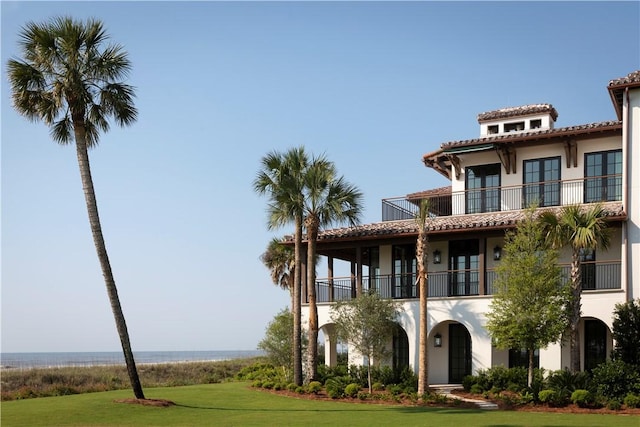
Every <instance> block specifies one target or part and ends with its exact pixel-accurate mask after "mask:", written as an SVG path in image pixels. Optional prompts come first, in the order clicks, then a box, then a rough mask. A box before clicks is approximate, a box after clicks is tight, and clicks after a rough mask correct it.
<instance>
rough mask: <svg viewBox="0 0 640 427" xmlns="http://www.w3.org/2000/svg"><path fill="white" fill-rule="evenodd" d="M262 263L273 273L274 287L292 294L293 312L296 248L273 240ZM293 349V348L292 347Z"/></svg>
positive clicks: (264, 254) (263, 256)
mask: <svg viewBox="0 0 640 427" xmlns="http://www.w3.org/2000/svg"><path fill="white" fill-rule="evenodd" d="M260 260H261V261H262V263H263V264H264V265H265V267H267V268H268V269H269V271H270V272H271V280H272V281H273V284H274V285H277V286H280V287H281V288H282V289H286V290H288V291H289V294H291V310H293V309H294V304H295V301H294V299H293V276H294V272H295V268H296V263H295V254H294V248H292V247H291V246H287V245H284V244H282V242H281V241H280V240H279V239H277V238H273V239H271V241H270V242H269V245H268V246H267V250H266V251H265V252H264V253H263V254H262V255H261V256H260ZM291 348H292V349H293V346H292V347H291Z"/></svg>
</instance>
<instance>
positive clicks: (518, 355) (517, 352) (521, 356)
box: [509, 349, 540, 368]
mask: <svg viewBox="0 0 640 427" xmlns="http://www.w3.org/2000/svg"><path fill="white" fill-rule="evenodd" d="M527 366H529V352H528V351H527V350H525V349H510V350H509V368H516V367H523V368H526V367H527ZM533 367H534V368H539V367H540V351H539V350H534V352H533Z"/></svg>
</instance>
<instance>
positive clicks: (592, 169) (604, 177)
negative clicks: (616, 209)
mask: <svg viewBox="0 0 640 427" xmlns="http://www.w3.org/2000/svg"><path fill="white" fill-rule="evenodd" d="M584 168H585V170H584V176H585V182H584V202H585V203H594V202H611V201H618V200H622V150H615V151H603V152H600V153H587V154H585V159H584Z"/></svg>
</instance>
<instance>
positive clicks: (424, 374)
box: [416, 226, 429, 396]
mask: <svg viewBox="0 0 640 427" xmlns="http://www.w3.org/2000/svg"><path fill="white" fill-rule="evenodd" d="M425 251H426V233H425V232H424V226H423V227H422V229H421V230H420V233H419V235H418V242H417V245H416V258H417V261H418V285H419V292H420V340H419V353H418V396H423V395H424V394H425V393H426V392H427V390H428V388H429V363H428V354H427V344H428V343H427V337H428V334H427V297H428V292H429V291H428V287H427V272H426V256H425Z"/></svg>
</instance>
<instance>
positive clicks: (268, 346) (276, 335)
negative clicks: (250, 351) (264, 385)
mask: <svg viewBox="0 0 640 427" xmlns="http://www.w3.org/2000/svg"><path fill="white" fill-rule="evenodd" d="M302 348H303V349H304V348H306V339H305V337H304V336H303V338H302ZM258 349H259V350H263V351H264V352H265V353H267V358H268V359H269V361H270V362H271V363H273V364H274V365H275V366H279V367H281V368H282V369H283V371H284V372H285V375H286V377H287V378H288V379H291V378H292V374H293V360H294V359H293V357H294V355H293V313H292V312H291V311H289V309H288V308H285V309H283V310H281V311H280V312H279V313H278V314H276V315H275V316H274V317H273V320H272V321H271V322H269V324H268V325H267V329H266V331H265V335H264V338H263V339H262V341H260V342H259V343H258Z"/></svg>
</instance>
